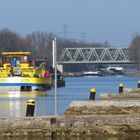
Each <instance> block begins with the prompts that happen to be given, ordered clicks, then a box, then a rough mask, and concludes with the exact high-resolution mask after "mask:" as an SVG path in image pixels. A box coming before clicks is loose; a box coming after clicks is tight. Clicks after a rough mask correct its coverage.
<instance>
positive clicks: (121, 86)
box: [119, 84, 124, 93]
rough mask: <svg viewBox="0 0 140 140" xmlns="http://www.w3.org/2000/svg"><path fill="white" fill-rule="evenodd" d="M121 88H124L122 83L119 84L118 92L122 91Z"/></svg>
mask: <svg viewBox="0 0 140 140" xmlns="http://www.w3.org/2000/svg"><path fill="white" fill-rule="evenodd" d="M123 88H124V85H123V84H120V85H119V93H122V92H123Z"/></svg>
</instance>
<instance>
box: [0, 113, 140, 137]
mask: <svg viewBox="0 0 140 140" xmlns="http://www.w3.org/2000/svg"><path fill="white" fill-rule="evenodd" d="M139 132H140V116H139V115H135V116H126V115H116V116H115V117H114V116H112V115H93V116H80V117H76V116H61V117H55V118H54V117H35V118H34V117H33V118H30V117H29V118H3V119H2V118H1V119H0V136H16V137H17V136H20V137H21V136H24V137H25V136H28V137H30V136H38V137H39V136H41V137H44V136H45V137H55V136H94V135H100V134H101V135H102V134H104V135H109V136H117V135H127V134H128V135H130V134H131V133H132V134H135V135H139V134H140V133H139Z"/></svg>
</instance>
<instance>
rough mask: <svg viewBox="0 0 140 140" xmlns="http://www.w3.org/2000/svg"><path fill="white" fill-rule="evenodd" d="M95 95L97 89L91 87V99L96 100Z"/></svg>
mask: <svg viewBox="0 0 140 140" xmlns="http://www.w3.org/2000/svg"><path fill="white" fill-rule="evenodd" d="M95 95H96V89H95V88H91V89H90V97H89V100H95Z"/></svg>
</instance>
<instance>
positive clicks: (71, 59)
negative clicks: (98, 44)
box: [58, 48, 135, 64]
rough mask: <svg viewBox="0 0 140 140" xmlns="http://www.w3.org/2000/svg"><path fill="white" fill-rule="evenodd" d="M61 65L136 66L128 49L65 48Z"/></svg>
mask: <svg viewBox="0 0 140 140" xmlns="http://www.w3.org/2000/svg"><path fill="white" fill-rule="evenodd" d="M58 63H60V64H75V63H78V64H89V63H92V64H134V63H135V62H134V61H131V60H130V57H129V52H128V48H65V49H64V50H63V53H62V56H61V60H60V61H59V62H58Z"/></svg>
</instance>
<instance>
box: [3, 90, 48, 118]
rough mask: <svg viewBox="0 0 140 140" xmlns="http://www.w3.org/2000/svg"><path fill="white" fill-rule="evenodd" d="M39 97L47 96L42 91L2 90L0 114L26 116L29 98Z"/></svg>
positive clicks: (4, 115)
mask: <svg viewBox="0 0 140 140" xmlns="http://www.w3.org/2000/svg"><path fill="white" fill-rule="evenodd" d="M38 97H47V94H45V93H43V92H41V93H39V92H18V91H15V92H14V91H12V92H10V91H9V92H0V116H1V117H21V116H25V112H26V105H27V100H28V99H30V98H32V99H35V98H38Z"/></svg>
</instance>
